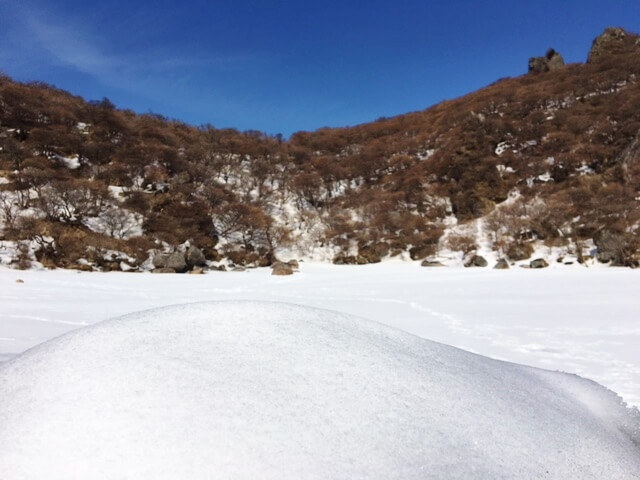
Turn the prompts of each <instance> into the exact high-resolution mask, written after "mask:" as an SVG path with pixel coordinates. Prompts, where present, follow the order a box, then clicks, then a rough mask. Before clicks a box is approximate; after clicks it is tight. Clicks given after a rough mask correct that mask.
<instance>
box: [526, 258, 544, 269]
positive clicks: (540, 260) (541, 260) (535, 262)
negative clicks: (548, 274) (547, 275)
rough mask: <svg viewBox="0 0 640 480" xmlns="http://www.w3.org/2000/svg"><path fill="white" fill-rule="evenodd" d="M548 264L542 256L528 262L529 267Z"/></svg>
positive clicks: (540, 266)
mask: <svg viewBox="0 0 640 480" xmlns="http://www.w3.org/2000/svg"><path fill="white" fill-rule="evenodd" d="M548 266H549V264H548V263H547V261H546V260H545V259H544V258H536V259H535V260H531V261H530V262H529V268H547V267H548Z"/></svg>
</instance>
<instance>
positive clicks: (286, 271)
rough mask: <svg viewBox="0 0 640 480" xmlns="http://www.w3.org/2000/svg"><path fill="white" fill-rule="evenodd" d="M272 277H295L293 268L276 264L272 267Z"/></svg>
mask: <svg viewBox="0 0 640 480" xmlns="http://www.w3.org/2000/svg"><path fill="white" fill-rule="evenodd" d="M271 275H293V268H292V267H291V265H289V264H288V263H284V262H274V263H273V265H271Z"/></svg>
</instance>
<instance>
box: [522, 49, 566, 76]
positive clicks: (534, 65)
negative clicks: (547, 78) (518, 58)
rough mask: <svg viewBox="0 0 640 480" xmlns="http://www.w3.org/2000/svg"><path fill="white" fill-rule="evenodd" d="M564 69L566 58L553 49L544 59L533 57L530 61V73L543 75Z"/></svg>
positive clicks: (548, 51)
mask: <svg viewBox="0 0 640 480" xmlns="http://www.w3.org/2000/svg"><path fill="white" fill-rule="evenodd" d="M562 67H564V58H562V55H560V53H559V52H556V51H555V50H554V49H553V48H550V49H549V50H547V54H546V55H545V56H544V57H532V58H530V59H529V73H543V72H551V71H553V70H558V69H559V68H562Z"/></svg>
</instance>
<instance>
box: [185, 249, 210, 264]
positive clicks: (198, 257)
mask: <svg viewBox="0 0 640 480" xmlns="http://www.w3.org/2000/svg"><path fill="white" fill-rule="evenodd" d="M185 261H186V262H187V265H188V266H190V267H201V266H202V265H204V264H205V262H206V261H207V259H206V258H205V256H204V253H202V250H200V249H199V248H198V247H196V246H195V245H192V246H190V247H189V248H188V249H187V252H186V253H185Z"/></svg>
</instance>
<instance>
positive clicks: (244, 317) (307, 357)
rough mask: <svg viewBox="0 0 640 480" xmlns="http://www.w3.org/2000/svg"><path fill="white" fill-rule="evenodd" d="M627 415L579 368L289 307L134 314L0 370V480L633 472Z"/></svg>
mask: <svg viewBox="0 0 640 480" xmlns="http://www.w3.org/2000/svg"><path fill="white" fill-rule="evenodd" d="M639 427H640V420H639V419H638V416H637V411H636V410H630V409H627V408H625V407H624V405H623V404H622V403H621V401H620V399H619V397H617V396H616V395H615V394H614V393H613V392H611V391H608V390H606V389H605V388H603V387H601V386H599V385H597V384H595V383H594V382H591V381H589V380H584V379H582V378H579V377H576V376H572V375H566V374H562V373H557V372H548V371H544V370H538V369H534V368H530V367H524V366H521V365H516V364H511V363H505V362H500V361H497V360H492V359H489V358H486V357H482V356H478V355H475V354H471V353H468V352H465V351H462V350H459V349H456V348H453V347H449V346H446V345H442V344H438V343H434V342H430V341H427V340H424V339H421V338H418V337H414V336H412V335H409V334H407V333H404V332H401V331H398V330H395V329H391V328H389V327H385V326H382V325H379V324H377V323H373V322H368V321H365V320H361V319H358V318H354V317H351V316H348V315H343V314H339V313H334V312H329V311H325V310H317V309H312V308H308V307H300V306H293V305H287V304H276V303H261V302H213V303H198V304H190V305H183V306H174V307H167V308H162V309H157V310H149V311H145V312H141V313H136V314H131V315H127V316H124V317H120V318H117V319H113V320H109V321H106V322H102V323H100V324H96V325H94V326H91V327H86V328H83V329H80V330H76V331H74V332H71V333H69V334H67V335H64V336H62V337H59V338H57V339H54V340H52V341H50V342H47V343H45V344H42V345H40V346H38V347H36V348H34V349H32V350H29V351H28V352H26V353H24V354H22V355H20V356H19V357H16V358H15V359H13V360H11V361H9V362H7V363H5V364H3V365H1V366H0V472H1V475H0V476H1V477H2V478H3V479H4V480H14V479H42V478H47V479H57V478H60V479H70V478H82V479H84V478H91V479H115V478H118V479H125V478H132V479H139V478H153V479H172V480H173V479H177V478H188V479H205V478H206V479H208V478H218V479H227V478H229V479H231V478H233V479H255V478H261V479H272V478H273V479H275V478H277V479H296V480H298V479H301V478H304V479H314V478H318V479H337V478H341V479H343V478H380V479H396V478H397V479H405V480H406V479H414V478H415V479H418V478H419V479H425V478H448V479H456V478H491V479H497V478H519V479H523V478H557V479H568V478H580V479H590V478H593V479H602V478H616V479H625V478H637V475H638V474H639V473H640V448H639V444H640V441H639V440H640V436H639V434H638V429H639Z"/></svg>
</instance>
